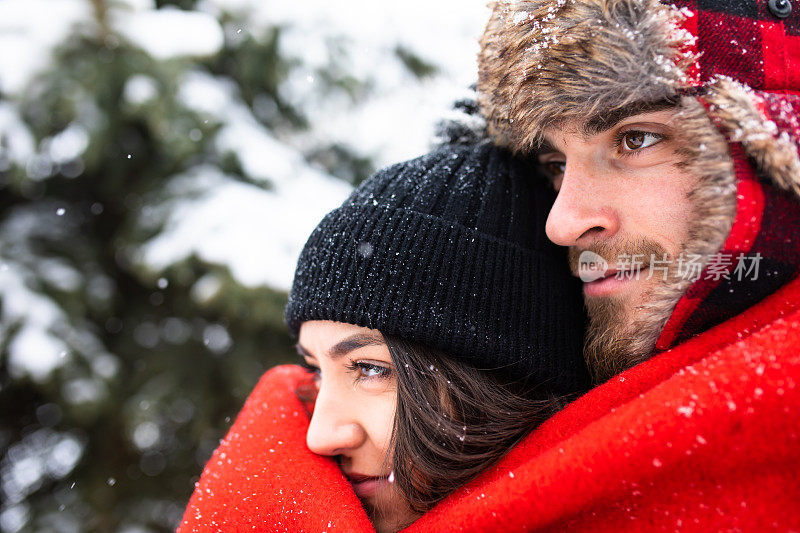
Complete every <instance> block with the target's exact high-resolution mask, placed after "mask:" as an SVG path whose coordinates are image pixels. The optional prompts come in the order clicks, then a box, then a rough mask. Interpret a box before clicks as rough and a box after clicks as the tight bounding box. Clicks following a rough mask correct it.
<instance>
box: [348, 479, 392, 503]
mask: <svg viewBox="0 0 800 533" xmlns="http://www.w3.org/2000/svg"><path fill="white" fill-rule="evenodd" d="M345 477H346V478H347V480H348V481H349V482H350V484H351V485H352V486H353V491H354V492H355V493H356V496H358V497H359V498H367V497H369V496H372V495H374V494H375V493H376V492H378V491H379V490H380V489H381V488H383V487H384V486H385V485H388V484H389V481H388V476H367V475H364V474H358V473H349V474H348V473H345Z"/></svg>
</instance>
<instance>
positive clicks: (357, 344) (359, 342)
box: [328, 333, 386, 360]
mask: <svg viewBox="0 0 800 533" xmlns="http://www.w3.org/2000/svg"><path fill="white" fill-rule="evenodd" d="M384 344H386V342H384V340H383V337H382V336H380V335H374V334H370V333H356V334H355V335H351V336H349V337H347V338H346V339H344V340H342V341H339V342H338V343H336V345H335V346H333V347H332V348H331V349H330V350H328V357H330V358H331V359H333V360H336V359H339V358H340V357H343V356H344V355H347V354H348V353H350V352H352V351H353V350H358V349H359V348H364V347H365V346H383V345H384Z"/></svg>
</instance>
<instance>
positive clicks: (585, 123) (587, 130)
mask: <svg viewBox="0 0 800 533" xmlns="http://www.w3.org/2000/svg"><path fill="white" fill-rule="evenodd" d="M678 105H679V102H678V100H676V99H671V98H670V99H663V100H656V101H650V100H643V101H639V102H633V103H632V104H630V105H627V106H624V107H619V108H617V109H612V110H606V111H603V112H599V113H595V114H593V115H590V116H589V117H585V116H571V117H563V118H561V119H558V120H554V121H553V122H552V123H551V126H549V127H547V128H545V130H544V131H543V132H542V134H541V138H540V140H539V151H540V152H548V151H551V152H552V151H556V150H555V147H556V146H558V145H560V144H563V142H564V139H565V138H566V137H567V136H575V135H577V136H580V137H582V138H583V139H584V140H588V139H590V138H591V137H594V136H595V135H598V134H600V133H603V132H605V131H608V130H610V129H612V128H613V127H614V126H616V125H617V124H619V123H620V122H622V121H623V120H626V119H629V118H631V117H635V116H637V115H644V114H647V113H656V112H658V111H664V110H668V109H676V108H677V107H678Z"/></svg>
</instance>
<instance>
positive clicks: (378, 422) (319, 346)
mask: <svg viewBox="0 0 800 533" xmlns="http://www.w3.org/2000/svg"><path fill="white" fill-rule="evenodd" d="M297 350H298V352H299V353H300V356H301V357H302V358H303V359H304V361H305V363H306V365H307V366H309V367H311V369H312V370H313V371H314V372H315V373H316V376H315V384H316V388H317V398H316V402H315V405H314V414H313V415H312V417H311V424H310V426H309V428H308V434H307V435H306V443H307V445H308V448H309V449H310V450H311V451H312V452H314V453H317V454H320V455H329V456H334V457H336V458H337V459H338V460H339V462H340V465H341V468H342V471H343V472H344V474H345V476H347V478H348V480H349V481H350V483H351V484H352V485H353V490H354V491H355V493H356V495H358V497H359V498H360V499H361V500H362V502H364V504H365V507H366V509H367V511H368V512H369V513H370V515H371V518H372V520H373V523H374V524H375V526H376V529H377V530H378V531H379V532H380V531H393V530H394V531H396V530H397V529H399V528H400V527H401V525H402V524H403V522H404V521H408V520H409V519H412V515H411V514H410V512H409V511H408V510H407V507H406V506H405V505H403V504H402V502H401V500H400V498H399V497H398V494H397V492H396V491H395V489H394V486H393V484H392V483H391V481H390V474H391V462H390V459H391V458H390V457H387V454H389V444H390V440H391V436H392V427H393V423H394V414H395V407H396V405H397V381H396V378H395V372H394V367H393V365H392V359H391V356H390V354H389V349H388V348H387V346H386V344H385V342H384V340H383V336H382V335H381V334H380V332H378V331H376V330H373V329H368V328H363V327H360V326H354V325H352V324H343V323H340V322H331V321H323V320H315V321H309V322H305V323H303V325H302V327H301V328H300V339H299V342H298V344H297Z"/></svg>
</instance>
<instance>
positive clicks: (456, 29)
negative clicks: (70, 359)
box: [0, 0, 488, 379]
mask: <svg viewBox="0 0 800 533" xmlns="http://www.w3.org/2000/svg"><path fill="white" fill-rule="evenodd" d="M110 3H111V2H110ZM485 4H486V1H485V0H433V1H432V0H404V1H402V2H398V1H397V0H371V1H364V0H336V1H331V0H304V1H303V2H295V1H291V0H204V1H203V2H201V3H200V4H199V7H198V9H197V10H196V11H193V12H184V11H179V10H176V9H169V8H168V9H162V10H156V9H155V5H154V1H153V0H118V1H117V2H116V3H115V5H116V6H117V7H115V8H114V10H112V21H113V26H114V27H115V28H116V29H117V30H118V31H119V32H120V34H122V35H123V36H125V37H126V38H127V39H129V40H131V41H133V42H134V43H136V44H138V45H139V46H140V47H142V48H143V49H145V50H146V51H148V52H149V53H150V54H151V55H153V56H154V57H156V58H161V59H166V58H171V57H202V56H207V55H210V54H214V53H215V52H216V51H218V50H219V49H220V47H221V46H222V44H223V31H224V30H223V28H221V27H220V24H219V23H218V21H217V15H218V14H219V12H220V11H221V10H223V9H224V10H227V11H233V12H238V13H242V14H246V17H245V18H244V20H247V21H248V23H247V25H246V26H243V27H242V28H239V30H241V33H242V34H243V35H246V33H247V32H250V33H251V34H252V35H254V36H259V35H261V33H262V32H261V29H262V28H265V27H269V26H273V25H275V24H276V23H286V25H287V28H288V30H287V31H286V33H285V34H284V35H283V37H282V40H281V49H282V52H283V53H284V54H287V55H290V56H293V57H296V58H298V59H299V60H301V61H302V63H303V64H304V65H305V67H306V68H307V71H306V70H304V69H298V70H296V71H295V72H294V73H293V75H292V76H291V77H290V79H289V80H288V81H287V82H286V83H285V84H284V85H283V86H282V87H281V88H280V90H281V94H282V95H283V96H284V97H285V98H286V99H287V100H289V101H291V102H293V103H294V104H296V105H297V106H298V107H300V108H301V109H303V110H304V111H305V113H306V115H307V116H308V117H309V118H310V120H311V128H310V131H309V132H308V133H306V134H302V135H298V136H296V137H294V138H290V139H285V138H283V139H280V140H279V139H277V138H276V137H275V136H273V135H272V133H271V132H270V131H268V130H266V129H265V128H263V127H262V126H261V125H260V124H259V123H258V122H257V121H256V120H255V119H254V117H253V116H252V114H251V113H250V111H249V109H247V107H246V106H244V105H243V104H242V103H241V101H240V99H239V98H238V95H237V94H236V92H235V89H231V87H230V84H229V83H226V80H221V79H215V78H212V77H210V76H209V75H207V74H205V73H202V72H195V73H191V74H190V75H188V76H187V77H186V79H185V80H184V84H183V88H182V93H181V94H182V96H183V97H184V98H185V101H186V102H187V103H188V105H189V106H190V107H192V108H194V109H196V110H198V111H199V112H202V113H206V114H208V115H210V116H212V117H214V118H215V119H216V120H219V121H221V122H222V123H223V124H224V126H223V128H222V129H221V130H220V132H219V134H218V136H217V138H216V139H215V140H214V142H215V143H217V146H218V147H219V148H220V149H230V150H231V151H233V152H234V153H235V154H237V156H238V158H239V161H240V163H241V166H242V168H243V169H244V171H245V172H246V173H247V174H248V175H249V177H251V178H252V179H254V180H256V181H258V180H264V181H269V183H270V184H271V185H272V188H271V189H270V190H264V189H261V188H259V187H256V186H253V185H248V184H244V183H241V182H240V181H236V180H234V179H232V178H230V177H228V176H225V175H223V174H222V173H221V172H219V170H218V169H215V168H211V167H205V166H203V167H196V168H193V169H190V170H188V171H187V172H186V173H184V174H183V175H181V176H175V177H174V178H173V180H172V183H171V185H170V187H172V188H173V190H182V189H181V188H186V189H187V190H188V189H191V190H192V191H193V192H195V193H197V192H198V190H199V192H200V193H201V194H199V195H197V196H195V197H192V199H186V198H182V199H179V200H176V201H173V202H171V203H170V204H169V205H167V206H166V212H167V213H168V216H167V225H166V230H165V231H164V232H163V233H161V234H160V235H158V236H157V237H156V238H154V239H153V240H152V241H150V242H148V243H145V244H144V245H143V246H142V247H141V248H139V249H138V250H136V251H135V254H134V255H135V257H134V259H135V260H136V261H137V262H138V263H139V264H140V265H141V266H142V267H143V268H147V269H148V270H151V271H152V272H153V273H155V274H156V275H158V273H159V272H161V271H163V270H164V269H166V268H168V267H169V266H170V265H172V264H175V263H176V262H179V261H182V260H183V259H185V258H186V257H188V256H189V255H191V254H196V255H198V256H199V257H200V258H202V259H204V260H206V261H210V262H214V263H219V264H223V265H226V266H227V267H228V268H229V269H230V271H231V272H232V274H233V275H234V277H235V278H237V280H238V281H240V282H241V283H243V284H245V285H248V286H262V285H267V286H269V287H272V288H275V289H279V290H286V289H288V288H289V285H290V283H291V279H292V276H293V272H294V268H295V263H296V260H297V257H298V255H299V253H300V250H301V248H302V245H303V244H304V242H305V240H306V238H307V237H308V235H309V234H310V232H311V230H312V229H313V228H314V226H315V225H316V224H317V223H318V222H319V220H320V219H321V218H322V217H323V216H324V214H325V213H326V212H328V211H329V210H331V209H333V208H335V207H337V206H338V205H339V204H340V203H341V202H342V201H343V200H344V198H346V196H347V195H348V194H349V192H350V190H351V188H350V186H349V185H347V184H346V183H344V182H343V181H341V180H339V179H337V178H333V177H331V176H328V175H326V174H325V173H324V172H323V171H322V170H320V169H318V168H313V167H311V166H310V165H308V164H307V163H306V162H305V161H304V159H303V157H302V155H301V154H302V151H304V150H308V149H310V148H313V146H314V143H315V142H320V140H324V142H325V143H326V144H328V143H331V142H339V143H341V144H343V145H346V146H349V147H351V148H352V149H353V150H354V151H355V152H356V153H359V154H363V155H366V156H371V157H374V158H375V160H376V162H377V164H378V165H380V166H383V165H387V164H391V163H394V162H397V161H401V160H404V159H409V158H412V157H416V156H419V155H422V154H423V153H425V152H426V151H427V149H428V147H429V145H430V142H431V140H432V137H433V128H434V124H435V123H436V122H437V121H438V120H439V119H441V118H442V117H444V116H446V115H448V112H449V109H450V107H451V105H452V103H453V102H454V101H455V100H456V99H457V98H459V97H461V96H463V95H464V93H465V91H466V88H467V87H468V86H469V85H471V84H472V83H474V81H475V79H476V76H477V74H476V63H475V58H476V54H477V52H478V44H477V40H478V37H479V36H480V34H481V32H482V30H483V27H484V25H485V23H486V20H487V18H488V9H487V8H486V5H485ZM44 13H46V14H47V16H43V14H44ZM90 17H91V2H90V0H0V50H2V53H0V91H2V92H3V93H5V94H7V95H11V96H12V99H13V95H14V94H21V93H23V92H24V91H25V90H26V86H27V84H28V83H29V81H30V79H31V77H32V76H34V75H35V74H36V73H37V72H39V71H41V70H42V69H44V68H46V67H47V66H48V64H49V62H50V61H51V52H52V50H53V49H54V48H55V47H57V46H58V44H59V43H60V42H61V41H63V40H64V39H65V38H66V37H67V35H68V34H69V32H70V30H71V28H72V27H73V26H74V25H75V24H76V23H78V22H81V21H86V20H89V19H90ZM238 33H239V31H238V30H237V34H238ZM331 39H338V40H339V41H340V42H343V43H344V46H345V49H346V50H347V52H348V53H347V55H346V56H344V57H336V58H335V59H336V60H337V61H344V62H345V65H344V66H343V69H344V70H345V71H346V72H348V73H351V74H353V75H355V76H356V77H357V78H361V79H364V78H369V79H371V80H372V90H371V91H370V93H369V94H368V95H367V97H365V98H363V99H361V100H359V101H358V102H352V101H351V100H350V99H348V98H346V97H345V96H344V95H340V96H336V95H334V96H332V97H331V96H327V97H322V92H321V91H319V90H318V89H319V88H318V86H317V85H316V80H314V77H313V70H314V68H316V67H319V66H323V65H325V64H326V62H328V61H329V60H330V59H331V58H330V55H329V49H328V44H327V43H329V42H330V40H331ZM398 45H400V46H402V47H405V48H406V49H408V50H410V51H412V52H414V53H415V54H417V55H418V56H419V57H421V58H422V59H423V60H425V61H426V62H428V63H431V64H433V65H435V66H436V67H437V68H438V69H439V71H438V74H436V75H434V76H432V77H430V78H426V79H424V80H421V81H420V80H418V79H416V78H415V77H414V76H413V75H412V74H411V73H409V72H408V71H407V70H406V69H405V68H404V67H403V66H402V63H401V62H400V60H399V59H398V58H397V57H396V55H395V54H394V50H395V48H396V47H397V46H398ZM154 96H155V95H154V94H152V86H151V85H150V84H149V82H148V79H146V78H145V77H142V76H139V77H137V78H136V79H132V80H130V81H129V84H128V87H127V88H126V97H127V98H128V101H129V103H131V104H134V105H135V104H136V103H137V102H139V103H142V102H146V101H147V99H148V98H152V97H154ZM67 130H68V131H66V130H65V131H66V132H65V133H64V134H63V135H62V137H64V139H66V140H64V139H62V141H64V142H62V143H61V144H58V143H55V144H56V145H58V146H61V145H62V144H64V145H65V146H66V148H65V149H67V148H68V150H67V151H68V152H70V153H69V155H70V156H74V155H80V152H82V150H85V148H86V142H85V139H86V134H85V130H84V129H83V126H82V125H81V124H73V125H71V126H70V127H69V128H67ZM3 135H4V136H5V137H6V139H7V143H8V146H9V152H10V153H8V154H7V155H8V156H10V158H11V160H15V161H17V162H23V161H24V160H25V159H26V158H30V157H31V156H32V154H33V153H34V152H35V150H36V147H35V146H34V143H33V138H32V136H31V135H30V133H29V132H28V131H27V129H26V127H25V126H24V124H23V123H21V121H20V120H19V117H18V116H17V115H16V112H15V110H14V108H13V102H12V104H8V103H0V136H3ZM66 141H70V142H66ZM65 143H66V144H65ZM75 151H77V152H79V153H77V154H75V153H73V152H75ZM51 155H52V154H51ZM132 157H136V154H132ZM161 207H164V206H161ZM1 259H2V258H0V260H1ZM3 268H4V270H2V271H0V297H3V296H5V297H7V298H8V297H10V296H12V295H16V296H18V297H22V296H24V295H23V294H22V292H24V291H23V287H22V286H21V285H20V283H19V282H18V281H19V280H20V279H22V276H23V275H25V273H24V272H21V271H20V272H15V271H14V265H13V264H11V263H9V264H6V265H4V266H3ZM28 296H29V297H30V298H31V301H34V300H36V298H37V295H36V294H33V293H30V294H29V295H28ZM15 301H16V300H15ZM36 301H38V300H36ZM45 303H46V302H45ZM26 308H30V309H33V307H30V306H25V305H22V306H21V307H20V308H19V309H18V310H21V311H20V312H21V313H23V314H25V311H24V310H25V309H26ZM5 315H7V313H5V314H4V315H3V316H0V324H2V322H7V321H8V320H10V319H11V318H14V319H20V318H23V317H21V316H15V317H10V316H5ZM47 316H50V315H47ZM28 318H29V319H28V320H26V321H25V322H26V323H27V327H26V329H25V333H26V335H24V336H20V338H19V339H17V341H16V343H15V344H14V345H13V346H12V348H13V349H12V350H11V354H10V355H11V358H10V364H11V367H12V370H13V371H14V372H15V373H17V374H20V373H27V374H30V375H32V376H34V377H35V378H36V379H45V378H46V376H47V375H48V374H49V372H50V370H51V369H52V368H54V367H55V366H57V365H58V364H60V363H59V361H63V359H64V358H63V353H64V351H65V347H64V346H63V343H61V341H60V340H59V339H58V336H57V335H54V331H55V330H57V329H58V328H57V327H56V325H57V324H59V323H63V322H64V317H60V318H59V316H55V315H53V316H52V317H51V318H52V320H49V319H48V320H49V321H48V320H43V319H42V317H41V316H40V317H38V318H37V317H34V316H33V315H31V316H29V317H28ZM68 348H69V347H67V349H68ZM51 352H52V353H51ZM34 354H38V355H34Z"/></svg>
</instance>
